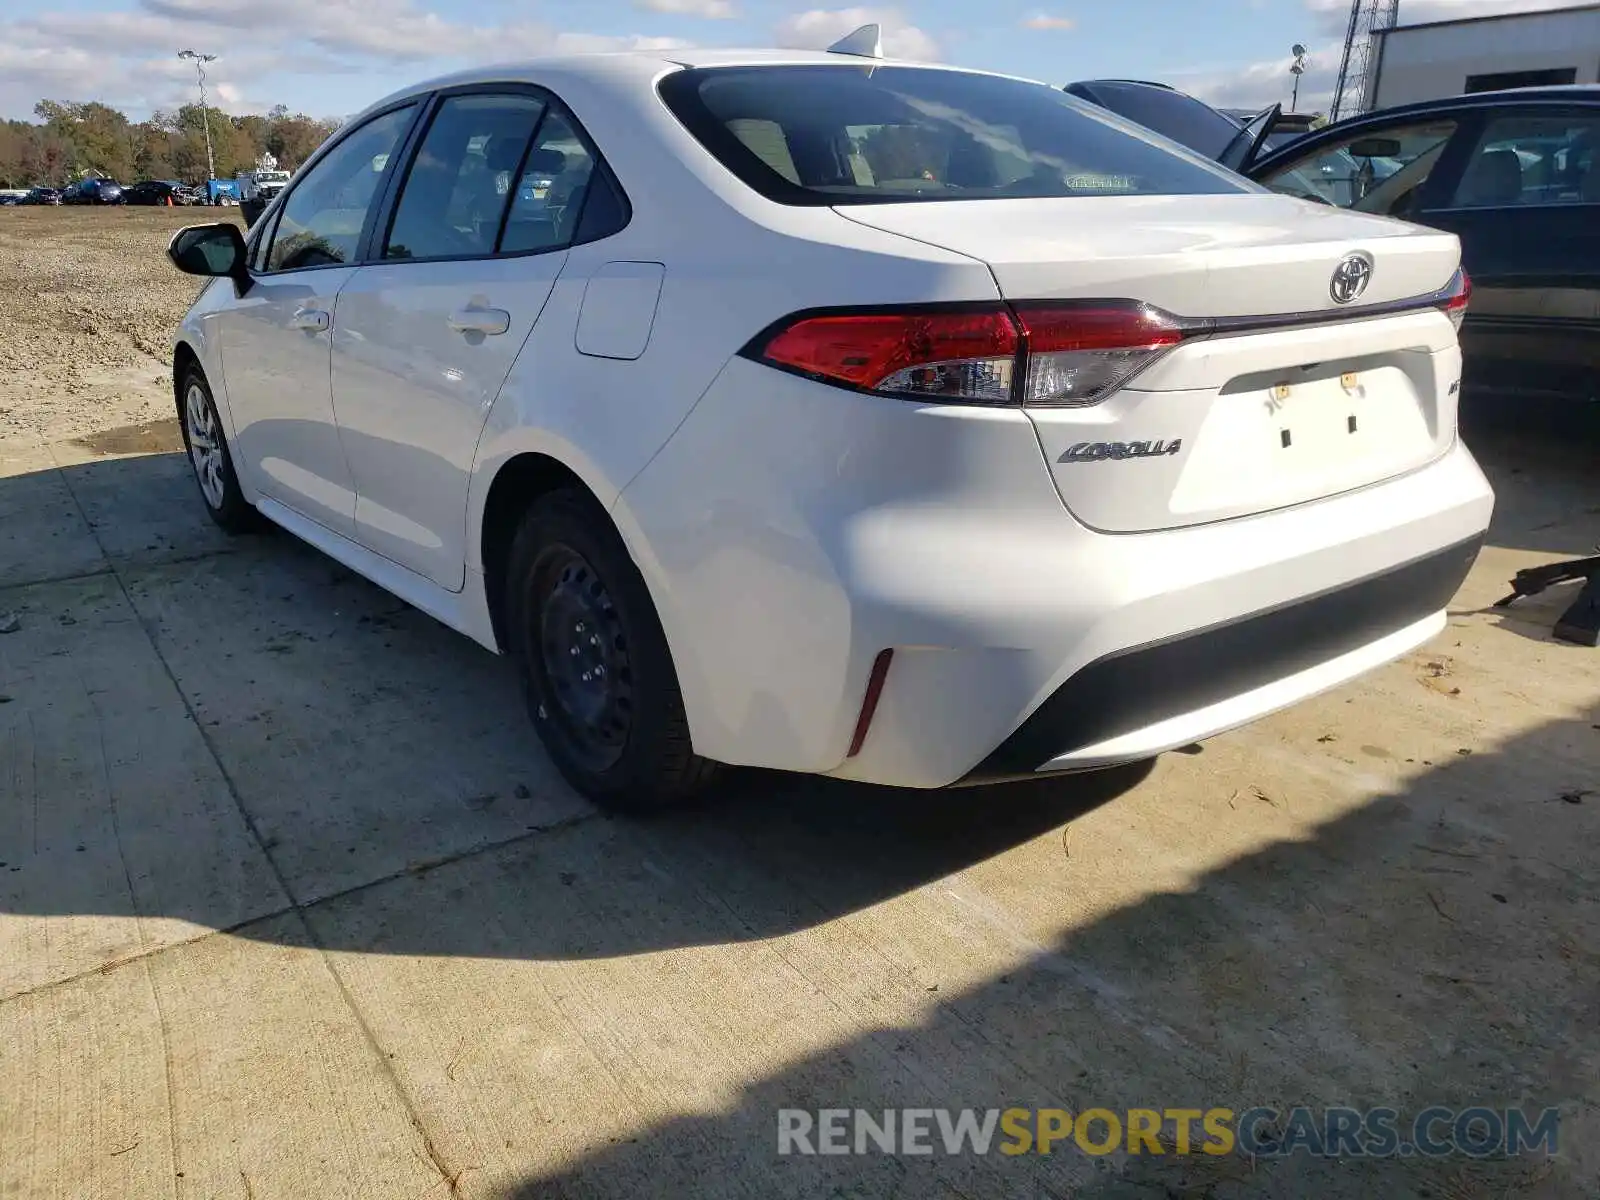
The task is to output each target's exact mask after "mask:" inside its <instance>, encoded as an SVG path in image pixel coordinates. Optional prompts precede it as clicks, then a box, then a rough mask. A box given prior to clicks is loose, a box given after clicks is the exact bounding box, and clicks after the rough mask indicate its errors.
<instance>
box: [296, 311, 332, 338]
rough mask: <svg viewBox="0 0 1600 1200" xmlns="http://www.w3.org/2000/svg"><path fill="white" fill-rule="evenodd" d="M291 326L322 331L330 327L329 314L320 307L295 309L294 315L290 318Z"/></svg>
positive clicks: (316, 331) (317, 331)
mask: <svg viewBox="0 0 1600 1200" xmlns="http://www.w3.org/2000/svg"><path fill="white" fill-rule="evenodd" d="M289 327H290V328H291V329H309V330H311V331H312V332H314V333H320V332H322V330H324V329H326V328H327V327H328V314H327V313H325V312H323V311H322V310H321V309H320V308H297V309H295V310H294V316H292V317H290V318H289Z"/></svg>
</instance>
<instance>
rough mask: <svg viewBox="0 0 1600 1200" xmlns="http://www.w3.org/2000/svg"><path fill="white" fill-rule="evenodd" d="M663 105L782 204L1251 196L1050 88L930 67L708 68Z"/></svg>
mask: <svg viewBox="0 0 1600 1200" xmlns="http://www.w3.org/2000/svg"><path fill="white" fill-rule="evenodd" d="M660 90H661V95H662V99H663V100H664V101H665V102H666V104H667V106H668V107H669V108H670V109H671V110H672V112H673V113H674V114H675V115H676V116H677V117H678V119H679V120H680V121H682V122H683V124H684V125H685V126H686V127H687V128H688V130H689V131H690V132H691V133H692V134H693V135H694V136H695V138H696V139H697V140H699V142H700V143H701V144H702V145H703V146H705V147H706V149H707V150H708V151H710V152H711V154H713V155H714V156H715V157H716V158H717V159H718V160H719V161H721V162H722V164H723V165H724V166H726V167H727V168H728V169H729V170H730V171H732V172H733V173H734V174H735V175H736V176H737V177H738V178H740V179H741V180H743V181H744V182H745V183H746V184H748V185H749V186H750V187H752V188H754V189H755V190H756V191H758V192H760V193H761V194H762V195H765V196H767V197H769V198H771V199H774V200H778V201H780V202H782V203H786V204H813V205H830V204H871V203H882V202H893V201H900V202H904V201H936V200H982V199H996V198H1003V197H1058V196H1107V195H1115V196H1142V195H1198V194H1215V193H1227V192H1248V191H1252V190H1254V188H1253V186H1252V185H1251V184H1249V183H1248V182H1246V181H1245V180H1243V179H1241V178H1239V177H1238V176H1236V175H1234V174H1233V173H1232V172H1229V171H1226V170H1224V169H1223V168H1221V167H1219V166H1217V165H1216V164H1214V163H1211V162H1209V161H1207V160H1206V159H1205V158H1203V157H1202V156H1201V155H1199V154H1195V153H1191V152H1189V151H1186V150H1184V149H1182V148H1180V147H1178V146H1175V145H1173V144H1172V143H1171V142H1168V141H1166V140H1164V139H1163V138H1161V137H1160V136H1158V135H1156V134H1154V133H1153V132H1152V131H1150V130H1148V129H1145V128H1143V127H1141V126H1139V125H1136V124H1134V123H1133V122H1132V121H1129V120H1127V119H1126V118H1123V117H1120V116H1118V115H1116V114H1115V113H1112V112H1110V111H1109V110H1106V109H1103V108H1100V107H1098V106H1096V105H1094V104H1090V103H1087V102H1085V101H1083V100H1080V99H1077V98H1075V97H1072V96H1069V95H1067V94H1066V93H1064V92H1062V91H1059V90H1057V89H1056V88H1052V87H1048V86H1046V85H1044V84H1037V83H1029V82H1025V81H1022V80H1016V79H1008V78H1003V77H999V76H993V75H982V74H976V73H970V72H964V71H950V70H939V69H936V68H923V67H884V66H874V67H869V68H864V67H856V66H848V65H838V66H834V65H831V64H829V65H818V66H789V65H781V66H754V67H712V68H705V69H699V70H687V71H680V72H677V73H675V74H672V75H669V76H667V77H666V78H665V79H664V80H662V82H661V85H660Z"/></svg>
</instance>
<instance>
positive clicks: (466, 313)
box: [447, 308, 511, 334]
mask: <svg viewBox="0 0 1600 1200" xmlns="http://www.w3.org/2000/svg"><path fill="white" fill-rule="evenodd" d="M447 323H448V324H449V326H450V328H451V329H453V330H455V331H456V332H457V333H486V334H496V333H504V332H505V331H506V330H508V329H510V328H511V314H510V313H508V312H507V311H506V310H505V309H503V308H463V309H461V310H460V311H459V312H453V313H451V314H450V317H449V320H448V322H447Z"/></svg>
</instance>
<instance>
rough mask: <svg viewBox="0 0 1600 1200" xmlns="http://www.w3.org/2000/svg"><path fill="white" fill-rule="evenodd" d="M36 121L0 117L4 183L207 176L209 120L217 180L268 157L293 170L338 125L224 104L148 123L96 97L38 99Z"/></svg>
mask: <svg viewBox="0 0 1600 1200" xmlns="http://www.w3.org/2000/svg"><path fill="white" fill-rule="evenodd" d="M33 114H34V116H35V117H36V118H37V120H35V121H3V122H0V187H11V188H18V187H61V186H63V185H64V184H67V183H70V182H72V181H73V180H75V179H81V178H83V177H84V176H86V175H91V174H93V175H100V176H104V177H108V178H111V179H116V180H119V181H121V182H123V183H130V182H134V181H137V180H140V179H175V180H179V181H181V182H184V183H200V182H202V181H203V180H204V179H205V177H206V122H207V121H209V123H210V126H211V149H212V156H213V159H214V161H215V162H216V171H217V178H219V179H228V178H231V177H232V176H234V175H236V174H238V173H239V172H240V171H248V170H250V169H251V168H253V167H254V166H255V165H256V161H257V160H258V159H259V158H260V157H261V156H262V155H263V154H271V155H272V156H273V157H274V158H275V159H277V160H278V165H279V166H280V167H282V168H283V169H285V170H288V171H292V170H294V169H295V168H296V167H298V166H299V165H300V164H301V163H302V162H304V161H305V160H306V158H307V157H308V156H309V155H310V154H311V152H312V151H313V150H315V149H316V148H317V147H318V146H320V145H321V144H322V142H323V141H324V140H325V139H326V138H327V136H328V135H329V134H330V133H332V132H333V131H334V130H335V129H337V128H338V127H339V122H338V121H337V120H333V119H329V118H319V117H308V116H306V114H305V113H291V112H290V111H289V110H288V108H286V107H285V106H284V105H282V104H279V105H277V106H275V107H274V108H273V109H272V110H271V111H270V112H268V113H267V114H266V115H265V116H260V115H256V114H253V113H252V114H248V115H244V116H231V115H229V114H228V113H225V112H223V111H222V110H221V109H220V108H214V107H207V108H205V109H202V108H201V107H200V106H199V105H198V104H185V105H184V106H183V107H182V108H179V109H176V110H174V111H157V112H155V113H152V114H151V116H150V119H149V120H146V121H130V120H129V119H128V117H127V115H126V114H125V113H123V112H121V111H119V110H118V109H115V108H112V107H111V106H110V105H108V104H102V103H100V102H99V101H97V100H90V101H87V102H85V103H75V102H64V101H59V100H41V101H39V103H38V104H36V105H34V106H33Z"/></svg>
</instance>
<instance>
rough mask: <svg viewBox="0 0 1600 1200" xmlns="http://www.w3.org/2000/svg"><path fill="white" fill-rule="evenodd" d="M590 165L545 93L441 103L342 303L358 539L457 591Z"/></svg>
mask: <svg viewBox="0 0 1600 1200" xmlns="http://www.w3.org/2000/svg"><path fill="white" fill-rule="evenodd" d="M595 164H596V158H595V155H594V154H593V153H591V151H590V149H589V146H588V143H587V142H586V140H585V139H584V138H583V136H582V135H581V134H580V132H579V130H578V129H577V126H576V122H575V120H574V119H573V118H572V117H571V116H570V115H569V114H568V113H567V111H566V110H565V109H564V108H562V107H561V106H560V104H559V102H558V101H556V100H555V98H554V97H552V96H550V95H549V94H547V93H545V92H543V91H539V90H537V89H532V88H521V89H519V88H517V87H516V86H515V85H497V86H496V87H495V88H493V89H473V90H465V91H459V92H452V93H446V94H444V95H442V96H441V97H440V98H439V100H438V102H437V106H436V108H435V110H434V112H433V115H432V117H431V121H430V124H429V126H428V128H427V132H426V133H425V134H424V136H423V137H422V138H421V140H420V142H419V147H418V150H417V152H416V154H415V156H414V158H413V160H412V162H411V163H410V164H409V166H408V168H407V173H406V175H405V177H404V179H403V180H402V181H401V182H400V184H399V188H398V193H397V196H396V198H395V199H394V200H393V201H392V203H391V205H390V206H389V213H390V215H389V216H388V217H387V218H386V219H385V224H386V228H383V229H380V230H379V231H378V232H377V233H376V234H375V240H374V253H373V255H372V258H371V260H370V261H369V262H368V263H367V265H365V266H363V267H362V268H361V269H360V270H359V271H358V272H357V273H356V275H355V277H354V278H353V279H352V280H351V281H350V283H349V285H348V286H347V287H345V288H344V290H343V291H341V293H340V295H339V304H338V314H337V317H338V319H337V322H336V332H335V335H334V343H333V395H334V406H335V409H336V411H337V414H338V421H339V428H340V434H341V439H342V441H343V444H344V450H345V454H346V455H347V457H348V459H349V463H350V469H351V474H352V477H353V479H354V483H355V489H356V512H355V524H356V537H357V539H358V540H359V541H360V542H361V543H362V544H363V545H365V546H366V547H367V548H368V549H371V550H373V551H375V552H376V553H378V554H381V555H383V556H384V557H385V558H388V559H390V560H391V561H393V562H396V563H399V564H400V565H401V566H403V567H406V568H408V569H409V570H412V571H415V572H417V573H418V574H420V575H423V576H426V577H427V578H428V579H431V580H432V581H433V582H434V583H436V584H438V585H439V586H441V587H445V588H448V589H451V590H457V589H459V588H460V587H461V586H462V583H463V581H464V577H465V564H466V557H467V556H466V542H465V539H466V501H467V486H468V480H469V477H470V474H471V470H472V465H473V461H474V457H475V454H476V451H477V446H478V438H479V436H480V434H481V433H482V431H483V426H484V422H485V421H486V420H487V418H488V415H489V409H490V407H491V406H492V405H493V404H494V401H495V397H496V396H498V395H499V392H500V388H501V385H502V384H503V383H504V382H505V378H506V375H507V373H508V372H509V371H510V369H511V366H512V364H513V362H515V360H516V358H517V355H518V352H519V351H520V350H521V349H522V345H523V343H524V342H525V341H526V340H527V337H528V334H529V332H530V331H531V330H532V328H533V326H534V323H535V322H536V321H537V320H538V319H539V315H540V313H541V312H542V311H543V309H544V306H545V302H546V301H547V300H548V299H549V297H550V292H551V289H552V288H553V287H554V285H555V281H556V278H557V276H559V275H560V273H561V269H562V267H563V265H564V264H565V262H566V257H567V248H568V247H569V246H570V245H571V243H572V240H573V236H574V232H575V230H576V228H577V223H578V218H579V214H580V211H581V209H582V206H583V198H584V194H585V191H586V188H587V185H588V183H589V182H590V179H591V175H592V173H593V171H594V169H595Z"/></svg>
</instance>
